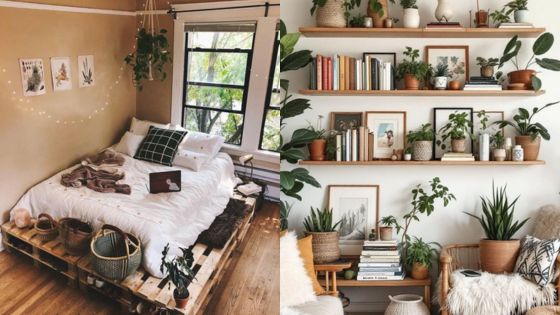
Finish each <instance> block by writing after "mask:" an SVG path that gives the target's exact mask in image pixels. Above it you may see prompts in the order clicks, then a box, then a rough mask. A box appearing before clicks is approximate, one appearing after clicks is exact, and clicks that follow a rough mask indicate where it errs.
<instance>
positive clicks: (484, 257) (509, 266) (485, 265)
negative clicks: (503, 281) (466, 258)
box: [479, 239, 521, 274]
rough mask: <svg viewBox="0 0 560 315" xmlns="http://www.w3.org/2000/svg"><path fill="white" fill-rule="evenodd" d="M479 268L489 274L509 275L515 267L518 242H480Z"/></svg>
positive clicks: (519, 243) (484, 240) (519, 244)
mask: <svg viewBox="0 0 560 315" xmlns="http://www.w3.org/2000/svg"><path fill="white" fill-rule="evenodd" d="M479 246H480V249H479V251H480V266H481V268H482V270H483V271H487V272H491V273H499V274H501V273H504V272H506V273H511V272H513V268H514V267H515V262H516V260H517V255H518V254H519V247H520V246H521V242H520V241H519V240H508V241H495V240H488V239H483V240H480V243H479Z"/></svg>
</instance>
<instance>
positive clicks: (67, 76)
mask: <svg viewBox="0 0 560 315" xmlns="http://www.w3.org/2000/svg"><path fill="white" fill-rule="evenodd" d="M71 72H72V71H71V70H70V58H69V57H53V58H51V75H52V81H53V90H54V91H55V92H56V91H68V90H71V89H72V73H71Z"/></svg>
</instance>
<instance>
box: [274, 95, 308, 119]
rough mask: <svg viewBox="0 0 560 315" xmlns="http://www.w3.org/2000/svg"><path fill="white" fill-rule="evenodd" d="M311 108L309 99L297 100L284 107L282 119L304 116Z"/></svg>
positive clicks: (281, 111) (281, 114) (281, 112)
mask: <svg viewBox="0 0 560 315" xmlns="http://www.w3.org/2000/svg"><path fill="white" fill-rule="evenodd" d="M310 107H311V104H309V100H308V99H303V98H297V99H294V100H291V101H289V102H288V103H286V104H285V105H284V106H282V108H281V109H280V116H281V117H282V119H287V118H292V117H296V116H298V115H301V114H303V112H304V111H305V110H306V109H308V108H310Z"/></svg>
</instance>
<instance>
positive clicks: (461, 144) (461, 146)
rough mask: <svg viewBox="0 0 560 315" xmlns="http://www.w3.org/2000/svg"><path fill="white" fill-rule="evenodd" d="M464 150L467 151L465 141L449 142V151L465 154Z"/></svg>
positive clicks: (455, 140)
mask: <svg viewBox="0 0 560 315" xmlns="http://www.w3.org/2000/svg"><path fill="white" fill-rule="evenodd" d="M466 150H467V140H466V139H453V140H451V151H453V153H465V151H466Z"/></svg>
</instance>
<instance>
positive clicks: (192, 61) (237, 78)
mask: <svg viewBox="0 0 560 315" xmlns="http://www.w3.org/2000/svg"><path fill="white" fill-rule="evenodd" d="M247 59H248V54H246V53H218V52H199V51H191V52H189V63H188V71H189V75H188V81H194V82H205V83H217V84H231V85H238V86H244V85H245V71H246V70H247Z"/></svg>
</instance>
